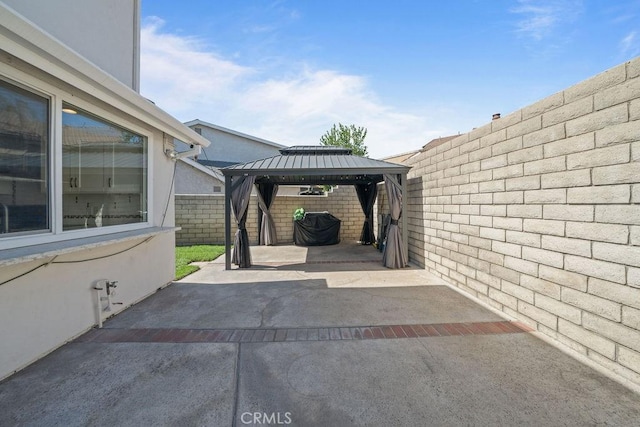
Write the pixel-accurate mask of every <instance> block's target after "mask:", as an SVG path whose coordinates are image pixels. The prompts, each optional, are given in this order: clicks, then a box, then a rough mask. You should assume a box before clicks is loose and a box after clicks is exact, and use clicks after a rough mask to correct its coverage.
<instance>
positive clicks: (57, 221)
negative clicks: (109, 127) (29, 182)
mask: <svg viewBox="0 0 640 427" xmlns="http://www.w3.org/2000/svg"><path fill="white" fill-rule="evenodd" d="M0 78H2V80H4V81H6V82H7V83H9V84H12V85H15V86H17V87H21V88H23V89H25V90H28V91H30V92H32V93H34V94H36V95H38V96H43V97H45V98H48V99H49V109H50V110H49V113H50V116H49V138H50V140H49V144H50V146H49V159H48V165H49V171H48V172H49V173H48V179H49V182H48V185H49V211H50V214H49V215H50V218H49V219H50V228H51V229H50V230H48V231H47V230H43V231H42V232H38V231H34V232H33V233H32V234H31V233H30V234H27V235H17V236H3V237H0V250H6V249H15V248H18V247H24V246H32V245H42V244H45V243H52V242H62V241H66V240H73V239H82V238H88V237H93V236H108V235H110V234H115V233H122V232H127V231H134V230H141V229H145V228H150V227H152V226H153V224H154V220H155V214H156V213H155V212H154V211H155V209H154V188H153V186H152V183H153V182H154V163H155V161H157V160H158V159H157V158H156V157H155V155H154V152H155V151H156V150H154V143H155V141H154V138H153V133H152V132H151V131H149V130H148V129H144V128H142V127H140V126H139V125H136V124H134V123H132V122H130V121H129V120H127V118H125V117H123V116H124V115H125V114H126V113H123V115H122V116H121V115H118V114H114V113H113V112H109V111H106V110H104V109H102V108H100V107H98V106H96V105H94V104H91V103H90V102H88V101H85V100H84V99H80V98H78V97H75V96H73V95H72V94H70V93H68V92H66V91H64V90H63V89H60V88H57V87H55V86H53V85H51V84H49V83H47V82H45V81H42V80H40V79H38V78H36V77H34V76H31V75H28V74H26V73H24V72H22V71H20V70H17V69H15V68H13V67H11V66H9V65H7V64H4V63H0ZM63 102H66V103H69V104H72V105H75V106H77V107H78V108H81V109H82V110H84V111H86V112H88V113H90V114H93V115H95V116H96V117H98V118H101V119H103V120H106V121H108V122H111V123H113V124H116V125H118V126H121V127H123V128H126V129H128V130H130V131H132V132H135V133H138V134H139V135H141V136H144V137H146V138H147V183H146V185H147V189H146V193H147V221H145V222H138V223H132V224H123V225H112V226H105V227H100V228H90V229H86V230H85V229H82V230H68V231H63V227H62V219H63V218H62V216H63V213H62V186H63V183H62V103H63ZM114 109H115V110H117V108H116V107H114ZM167 196H168V197H170V196H171V195H170V194H167ZM159 214H160V215H161V214H162V213H159Z"/></svg>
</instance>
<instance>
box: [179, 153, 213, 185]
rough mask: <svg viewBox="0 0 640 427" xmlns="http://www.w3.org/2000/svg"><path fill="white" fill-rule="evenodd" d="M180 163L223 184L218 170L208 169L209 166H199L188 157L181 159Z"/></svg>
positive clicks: (198, 163)
mask: <svg viewBox="0 0 640 427" xmlns="http://www.w3.org/2000/svg"><path fill="white" fill-rule="evenodd" d="M180 161H182V162H183V163H185V164H187V165H189V166H191V167H193V168H195V169H197V170H199V171H200V172H204V173H206V174H207V175H209V176H211V177H213V178H215V179H217V180H219V181H222V182H224V176H223V175H222V173H220V170H219V169H218V168H213V167H209V166H205V165H203V164H201V163H200V162H196V161H195V160H192V159H190V158H188V157H185V158H182V159H180Z"/></svg>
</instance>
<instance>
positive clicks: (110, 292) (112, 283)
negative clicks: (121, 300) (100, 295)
mask: <svg viewBox="0 0 640 427" xmlns="http://www.w3.org/2000/svg"><path fill="white" fill-rule="evenodd" d="M117 283H118V281H117V280H112V281H108V280H107V281H106V287H107V295H109V296H111V295H115V294H116V291H115V288H117V287H118V285H117ZM112 288H113V290H112Z"/></svg>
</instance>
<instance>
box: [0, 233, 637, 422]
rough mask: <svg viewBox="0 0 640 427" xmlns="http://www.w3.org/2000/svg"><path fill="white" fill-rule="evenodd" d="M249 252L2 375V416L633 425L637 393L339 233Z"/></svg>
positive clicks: (72, 419)
mask: <svg viewBox="0 0 640 427" xmlns="http://www.w3.org/2000/svg"><path fill="white" fill-rule="evenodd" d="M252 255H253V261H254V266H253V267H252V268H251V269H247V270H237V269H236V270H231V271H225V270H224V261H223V259H220V260H216V261H214V262H211V263H203V264H202V269H201V270H200V271H198V272H196V273H194V274H192V275H191V276H188V277H187V278H185V279H183V280H181V281H179V282H176V283H174V284H172V285H171V286H169V287H167V288H165V289H163V290H161V291H159V292H157V293H156V294H155V295H153V296H151V297H150V298H148V299H146V300H144V301H142V302H141V303H139V304H137V305H135V306H133V307H131V308H129V309H128V310H126V311H125V312H123V313H121V314H119V315H118V316H116V317H114V318H112V319H110V320H109V321H108V322H106V323H105V325H104V328H103V329H100V330H98V329H94V330H92V331H90V332H88V333H87V334H85V335H83V336H82V337H80V338H79V339H77V340H75V341H74V342H71V343H69V344H67V345H65V346H63V347H62V348H60V349H58V350H57V351H55V352H53V353H52V354H50V355H49V356H47V357H45V358H44V359H42V360H40V361H39V362H37V363H35V364H33V365H31V366H29V367H28V368H26V369H25V370H23V371H21V372H19V373H18V374H16V375H14V376H12V377H10V378H8V379H7V380H5V381H4V382H2V383H0V425H47V426H49V425H65V426H67V425H132V426H133V425H135V426H139V425H176V424H182V425H211V426H231V425H238V426H240V425H266V424H271V425H278V424H281V425H282V424H289V425H296V426H326V425H334V426H347V425H367V426H371V425H373V426H404V425H406V426H415V425H536V426H537V425H576V426H578V425H580V426H581V425H598V424H607V425H624V426H629V425H637V424H638V420H639V419H640V395H639V394H637V393H634V392H633V391H631V390H630V389H628V388H625V387H623V386H622V385H620V384H619V383H617V382H615V381H613V380H612V379H610V378H608V377H607V376H605V375H603V374H602V373H600V372H598V371H596V370H594V369H592V368H590V367H589V366H586V365H584V364H582V363H580V362H579V361H577V360H575V359H573V358H571V357H569V356H568V355H566V354H564V353H563V352H561V351H560V350H558V349H557V348H555V347H552V346H550V345H548V344H547V343H545V342H544V341H542V340H541V339H539V338H537V337H536V336H535V333H532V332H530V331H529V330H528V328H527V327H526V326H524V325H522V324H519V323H517V322H510V321H509V320H508V319H505V318H503V317H500V316H499V315H497V314H496V313H494V312H493V311H490V310H487V309H485V308H483V307H482V306H480V305H478V304H476V303H475V302H473V301H471V300H469V299H467V298H466V297H464V296H462V295H461V294H459V293H458V292H456V291H454V290H452V289H451V288H449V287H448V286H446V285H445V284H444V283H443V282H442V281H441V280H440V279H438V278H436V277H434V276H433V275H431V274H429V273H427V272H426V271H424V270H421V269H418V268H415V267H411V268H407V269H403V270H388V269H385V268H384V267H382V266H381V265H380V262H379V261H380V254H379V252H377V251H375V250H374V249H373V248H371V247H362V246H354V245H347V244H342V245H339V246H333V247H322V248H300V247H295V246H277V247H253V248H252ZM122 286H126V284H122Z"/></svg>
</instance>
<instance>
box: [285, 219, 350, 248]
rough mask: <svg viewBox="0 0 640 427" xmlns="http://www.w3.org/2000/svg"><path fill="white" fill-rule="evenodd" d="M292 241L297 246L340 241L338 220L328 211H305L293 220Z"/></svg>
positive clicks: (321, 244)
mask: <svg viewBox="0 0 640 427" xmlns="http://www.w3.org/2000/svg"><path fill="white" fill-rule="evenodd" d="M293 242H294V243H295V244H296V245H298V246H324V245H335V244H338V243H340V220H339V219H338V218H336V217H335V216H333V215H331V214H330V213H329V212H307V213H306V214H305V215H304V218H302V219H301V220H298V221H294V222H293Z"/></svg>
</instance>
